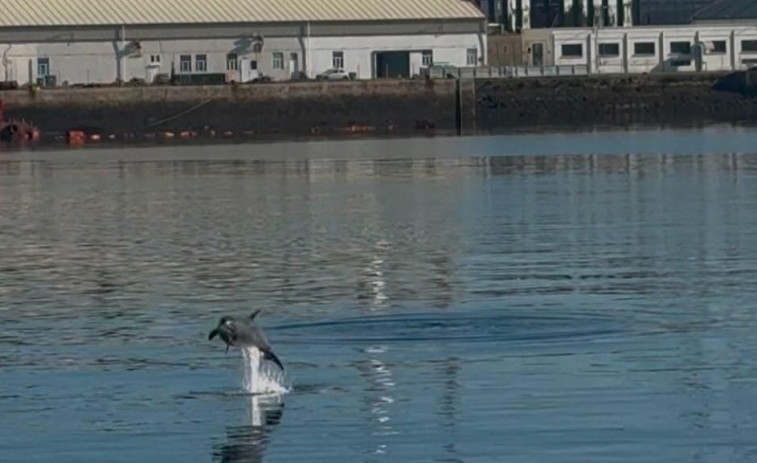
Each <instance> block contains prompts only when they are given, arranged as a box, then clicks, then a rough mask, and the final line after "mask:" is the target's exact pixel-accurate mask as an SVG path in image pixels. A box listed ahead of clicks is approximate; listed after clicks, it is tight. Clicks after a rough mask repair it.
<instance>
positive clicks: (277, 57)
mask: <svg viewBox="0 0 757 463" xmlns="http://www.w3.org/2000/svg"><path fill="white" fill-rule="evenodd" d="M273 68H274V69H284V53H281V52H276V53H274V54H273Z"/></svg>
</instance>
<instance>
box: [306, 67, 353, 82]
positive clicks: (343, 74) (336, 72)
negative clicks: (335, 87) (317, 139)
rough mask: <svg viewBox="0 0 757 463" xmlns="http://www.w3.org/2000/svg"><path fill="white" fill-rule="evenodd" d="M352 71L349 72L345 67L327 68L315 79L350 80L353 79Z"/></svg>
mask: <svg viewBox="0 0 757 463" xmlns="http://www.w3.org/2000/svg"><path fill="white" fill-rule="evenodd" d="M350 74H352V73H349V72H347V71H345V70H344V69H335V68H332V69H327V70H325V71H323V72H322V73H320V74H318V75H317V76H316V77H315V79H316V80H350V79H352V76H351V75H350Z"/></svg>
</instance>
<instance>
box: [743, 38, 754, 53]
mask: <svg viewBox="0 0 757 463" xmlns="http://www.w3.org/2000/svg"><path fill="white" fill-rule="evenodd" d="M741 51H742V52H744V53H757V40H742V41H741Z"/></svg>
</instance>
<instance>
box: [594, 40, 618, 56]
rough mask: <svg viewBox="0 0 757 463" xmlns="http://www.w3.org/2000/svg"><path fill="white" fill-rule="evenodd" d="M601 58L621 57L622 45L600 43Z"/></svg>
mask: <svg viewBox="0 0 757 463" xmlns="http://www.w3.org/2000/svg"><path fill="white" fill-rule="evenodd" d="M599 56H605V57H613V56H620V44H619V43H600V44H599Z"/></svg>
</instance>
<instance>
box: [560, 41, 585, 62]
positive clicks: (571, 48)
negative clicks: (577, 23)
mask: <svg viewBox="0 0 757 463" xmlns="http://www.w3.org/2000/svg"><path fill="white" fill-rule="evenodd" d="M562 55H563V57H564V58H581V57H582V56H583V55H584V46H583V45H581V44H580V43H572V44H567V45H563V46H562Z"/></svg>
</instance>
